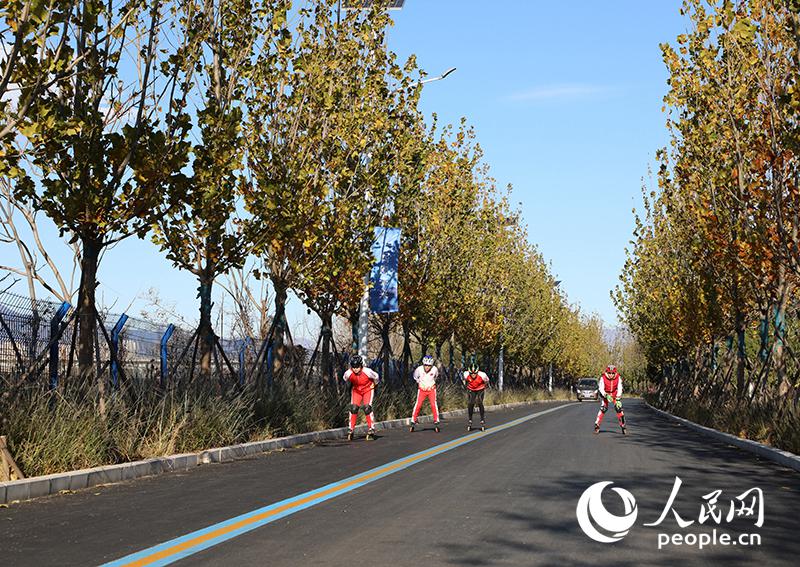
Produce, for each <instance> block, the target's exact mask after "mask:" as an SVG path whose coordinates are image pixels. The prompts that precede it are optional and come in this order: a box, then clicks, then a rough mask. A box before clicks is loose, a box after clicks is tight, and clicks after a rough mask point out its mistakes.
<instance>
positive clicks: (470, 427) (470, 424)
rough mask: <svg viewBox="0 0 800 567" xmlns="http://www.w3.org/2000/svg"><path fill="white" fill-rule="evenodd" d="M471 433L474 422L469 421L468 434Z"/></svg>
mask: <svg viewBox="0 0 800 567" xmlns="http://www.w3.org/2000/svg"><path fill="white" fill-rule="evenodd" d="M470 431H472V420H469V421H468V422H467V433H469V432H470Z"/></svg>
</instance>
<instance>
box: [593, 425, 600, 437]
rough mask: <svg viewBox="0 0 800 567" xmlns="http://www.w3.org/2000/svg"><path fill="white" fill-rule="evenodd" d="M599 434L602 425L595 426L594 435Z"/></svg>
mask: <svg viewBox="0 0 800 567" xmlns="http://www.w3.org/2000/svg"><path fill="white" fill-rule="evenodd" d="M598 433H600V425H599V424H597V423H595V424H594V434H595V435H597V434H598Z"/></svg>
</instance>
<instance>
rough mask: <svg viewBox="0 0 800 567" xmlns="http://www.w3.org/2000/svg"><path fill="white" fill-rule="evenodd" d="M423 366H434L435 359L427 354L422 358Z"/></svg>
mask: <svg viewBox="0 0 800 567" xmlns="http://www.w3.org/2000/svg"><path fill="white" fill-rule="evenodd" d="M422 365H423V366H433V357H432V356H431V355H429V354H426V355H425V356H423V357H422Z"/></svg>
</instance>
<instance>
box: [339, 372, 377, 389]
mask: <svg viewBox="0 0 800 567" xmlns="http://www.w3.org/2000/svg"><path fill="white" fill-rule="evenodd" d="M343 378H344V381H345V382H350V384H352V386H353V390H355V391H356V392H358V393H359V394H362V395H363V394H366V393H367V392H369V391H370V390H373V389H375V384H376V383H377V382H378V373H377V372H375V371H374V370H372V369H371V368H362V369H361V372H358V373H356V372H354V371H353V369H352V368H350V369H348V370H347V372H345V373H344V377H343Z"/></svg>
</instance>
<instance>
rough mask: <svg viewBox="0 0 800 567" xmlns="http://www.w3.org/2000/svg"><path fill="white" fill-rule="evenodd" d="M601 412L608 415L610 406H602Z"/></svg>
mask: <svg viewBox="0 0 800 567" xmlns="http://www.w3.org/2000/svg"><path fill="white" fill-rule="evenodd" d="M600 411H601V412H603V413H606V412H607V411H608V406H607V405H602V406H600Z"/></svg>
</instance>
